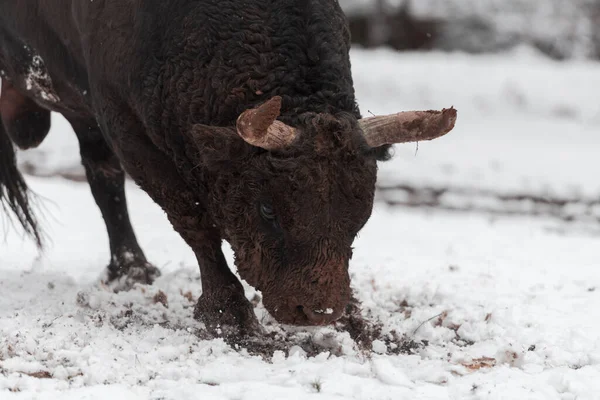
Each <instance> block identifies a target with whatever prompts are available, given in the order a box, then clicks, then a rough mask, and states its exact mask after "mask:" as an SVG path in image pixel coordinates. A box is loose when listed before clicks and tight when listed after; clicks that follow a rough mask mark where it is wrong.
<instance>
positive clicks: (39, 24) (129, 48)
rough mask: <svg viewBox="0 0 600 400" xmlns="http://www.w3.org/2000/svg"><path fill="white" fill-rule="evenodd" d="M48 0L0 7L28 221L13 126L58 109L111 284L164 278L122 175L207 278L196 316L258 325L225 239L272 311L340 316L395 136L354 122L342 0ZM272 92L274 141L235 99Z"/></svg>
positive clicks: (244, 330) (4, 135)
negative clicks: (246, 125) (248, 121)
mask: <svg viewBox="0 0 600 400" xmlns="http://www.w3.org/2000/svg"><path fill="white" fill-rule="evenodd" d="M47 3H49V2H42V1H35V0H32V1H30V2H28V3H27V4H28V5H27V6H23V5H22V3H18V2H16V3H15V2H3V3H2V4H1V5H0V66H1V67H2V71H3V78H4V80H5V81H7V82H8V85H9V86H7V87H9V88H10V93H9V94H8V95H6V96H5V94H3V98H4V99H6V102H5V103H6V104H4V103H3V106H2V109H1V111H2V112H3V114H2V115H3V122H4V125H5V126H6V127H7V130H8V132H7V131H2V132H1V134H0V141H1V142H0V143H1V146H2V147H1V150H2V158H1V159H2V170H1V171H0V174H1V175H0V179H1V180H0V185H2V188H3V192H2V195H3V199H4V204H6V206H7V207H8V208H9V209H11V210H13V211H14V212H15V213H16V215H17V216H18V218H19V220H20V222H21V223H22V225H23V226H24V227H25V228H26V230H27V231H28V232H29V233H31V234H33V236H34V237H36V238H39V233H38V230H37V229H36V222H35V219H34V217H33V216H32V213H31V211H30V205H29V203H28V200H27V196H26V186H25V184H24V182H23V180H22V177H21V175H20V174H19V173H18V171H17V170H16V167H15V162H14V152H13V151H12V145H11V143H10V141H9V136H10V137H13V139H14V142H15V143H17V144H19V145H20V146H21V145H22V147H24V148H25V147H32V146H35V145H37V144H39V142H41V140H42V139H43V137H44V136H45V135H46V133H47V131H48V124H49V114H48V111H47V110H52V111H56V112H59V113H62V115H64V116H65V118H67V120H69V121H70V122H71V124H72V126H73V128H74V131H75V133H76V135H77V137H78V139H79V143H80V148H81V156H82V162H83V164H84V166H85V169H86V174H87V178H88V181H89V184H90V187H91V190H92V193H93V195H94V199H95V200H96V203H97V204H98V207H99V208H100V210H101V212H102V216H103V218H104V220H105V222H106V227H107V232H108V236H109V239H110V251H111V261H110V265H109V267H108V280H109V281H111V282H114V283H115V288H117V289H119V288H128V287H130V286H131V285H133V284H134V283H136V282H141V283H151V282H152V280H153V278H154V277H155V276H157V275H158V274H159V272H158V270H157V269H156V268H155V267H153V266H152V265H151V264H149V263H148V262H147V260H146V258H145V256H144V254H143V252H142V250H141V249H140V246H139V245H138V243H137V240H136V238H135V235H134V232H133V228H132V227H131V224H130V222H129V217H128V213H127V206H126V200H125V194H124V191H123V181H124V172H125V171H126V172H127V173H128V174H129V175H130V176H131V177H132V178H133V179H134V180H135V182H136V183H137V184H138V185H139V186H140V187H141V188H142V189H143V190H145V191H146V192H147V193H148V194H149V195H150V197H151V198H152V199H153V200H154V201H155V202H156V203H157V204H159V205H160V206H161V207H162V209H163V210H164V211H165V212H166V214H167V216H168V218H169V220H170V222H171V223H172V225H173V227H174V229H175V230H176V231H177V232H178V233H179V234H180V235H181V236H182V237H183V239H184V240H185V241H186V242H187V243H188V245H189V246H190V247H191V248H192V249H193V250H194V252H195V254H196V257H197V260H198V263H199V266H200V272H201V276H202V290H203V293H202V296H201V298H200V299H199V301H198V304H197V305H196V309H195V316H196V317H197V318H198V319H200V320H201V321H203V322H204V323H205V324H206V325H207V327H208V328H209V329H212V330H216V329H219V330H221V331H223V332H231V334H232V335H233V334H235V335H240V334H241V335H243V334H248V333H252V332H255V331H256V330H257V329H259V324H258V322H257V320H256V316H255V315H254V312H253V307H252V305H251V304H250V302H249V301H248V300H247V299H246V297H245V295H244V291H243V287H242V285H241V283H240V281H239V280H238V278H237V277H236V276H235V275H234V274H233V273H232V272H231V270H230V268H229V266H228V265H227V262H226V261H225V257H224V255H223V253H222V250H221V243H222V241H223V240H226V241H228V242H229V243H230V244H231V247H232V249H233V251H234V253H235V262H236V265H237V269H238V272H239V274H240V276H241V277H242V278H243V279H245V280H246V281H247V282H248V283H249V284H251V285H253V286H254V287H256V288H257V289H259V290H261V291H262V293H263V296H264V304H265V307H266V308H267V310H268V311H269V312H270V313H271V314H272V315H273V316H274V317H275V318H276V319H277V320H278V321H279V322H283V323H289V324H296V325H323V324H329V323H332V322H333V321H335V320H337V319H338V318H340V317H341V316H342V314H343V312H344V310H345V309H346V305H347V304H348V302H349V299H350V278H349V274H348V267H349V262H350V259H351V257H352V243H353V241H354V238H355V236H356V235H357V233H358V232H359V231H360V230H361V228H362V227H363V226H364V224H365V223H366V222H367V220H368V219H369V217H370V215H371V211H372V207H373V197H374V191H375V181H376V175H377V162H378V161H382V160H386V159H388V158H389V149H390V146H389V144H388V143H390V142H389V139H390V138H393V135H392V136H390V135H389V134H388V135H379V136H377V135H374V136H373V138H377V137H380V138H385V139H386V140H388V142H386V143H379V144H378V143H377V141H373V140H367V139H368V138H367V137H366V136H365V135H366V134H367V133H368V132H365V131H363V128H361V125H360V124H361V122H360V120H361V117H362V116H361V114H360V111H359V109H358V106H357V104H356V99H355V97H354V88H353V82H352V74H351V68H350V59H349V47H350V40H349V39H350V38H349V30H348V27H347V22H346V19H345V16H344V15H343V13H342V11H341V9H340V7H339V4H338V2H337V1H332V0H310V1H297V0H282V1H266V0H248V1H244V2H239V1H233V0H218V1H217V0H195V1H192V0H170V1H153V0H133V1H128V2H123V1H120V0H95V1H93V2H80V1H73V2H70V1H62V2H60V4H59V5H58V6H57V5H56V4H52V5H51V6H50V5H48V4H47ZM241 4H243V7H240V5H241ZM56 7H59V9H60V10H61V11H62V12H56V10H57V9H56ZM61 7H62V8H61ZM269 99H271V101H275V100H273V99H277V108H276V109H273V110H274V111H273V112H269V113H267V114H269V115H270V117H271V118H277V124H278V125H277V126H278V127H279V128H277V129H279V130H277V132H278V133H277V134H279V135H283V134H285V132H294V135H295V136H294V137H293V138H288V139H290V140H283V139H285V138H284V137H283V136H281V137H280V138H279V139H281V140H280V142H281V143H284V142H285V146H283V145H281V146H272V145H269V146H266V145H264V143H268V140H267V141H266V142H264V141H263V142H261V141H256V142H252V143H251V142H250V139H249V138H247V137H246V138H245V137H243V136H244V135H242V133H239V134H238V132H239V131H238V130H237V129H236V120H237V119H238V117H239V116H240V114H241V113H243V112H244V111H247V110H249V109H252V108H255V107H258V106H260V105H261V104H264V103H265V102H268V101H269ZM15 109H16V111H15ZM5 114H6V115H7V117H6V118H5V116H4V115H5ZM258 114H260V113H258ZM17 116H19V117H18V118H17ZM454 116H455V114H454ZM274 123H275V122H273V121H271V122H270V123H269V124H260V123H259V124H256V125H254V126H253V128H252V129H255V128H256V127H259V128H260V129H263V128H264V131H265V132H266V131H267V130H268V129H270V128H269V126H270V124H274ZM452 123H453V122H452ZM371 125H373V124H371ZM375 125H377V126H384V127H385V126H387V127H388V129H389V127H390V126H393V124H391V125H390V124H387V123H384V124H379V123H377V124H375ZM415 126H420V125H419V124H417V125H415ZM428 126H432V125H431V124H430V125H428ZM436 126H437V125H436ZM261 127H262V128H261ZM259 128H256V129H259ZM442 128H443V129H446V128H447V127H440V128H439V129H442ZM436 129H437V128H436ZM273 132H275V131H273ZM254 133H256V132H254V131H253V134H254ZM259 133H260V132H259ZM388 133H389V132H388ZM292 139H293V140H292ZM261 140H262V139H261ZM261 143H263V144H261Z"/></svg>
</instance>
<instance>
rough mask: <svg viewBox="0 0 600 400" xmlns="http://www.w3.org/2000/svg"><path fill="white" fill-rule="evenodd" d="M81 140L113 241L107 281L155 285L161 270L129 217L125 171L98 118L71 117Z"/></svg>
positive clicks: (116, 285)
mask: <svg viewBox="0 0 600 400" xmlns="http://www.w3.org/2000/svg"><path fill="white" fill-rule="evenodd" d="M70 122H71V125H72V126H73V129H74V130H75V133H76V134H77V138H78V139H79V147H80V153H81V160H82V163H83V165H84V167H85V172H86V175H87V179H88V182H89V185H90V188H91V190H92V194H93V196H94V200H95V201H96V204H97V205H98V207H99V208H100V212H101V213H102V217H103V218H104V222H105V224H106V230H107V232H108V239H109V243H110V253H111V258H110V263H109V265H108V271H107V273H108V274H107V283H109V284H110V285H111V286H112V287H113V288H114V289H115V290H127V289H129V288H131V286H133V284H135V283H142V284H151V283H152V282H153V281H154V278H155V277H157V276H159V275H160V271H159V270H158V269H157V268H156V267H154V266H153V265H151V264H150V263H148V261H147V260H146V256H145V255H144V253H143V251H142V249H141V248H140V245H139V244H138V242H137V239H136V237H135V233H134V231H133V227H132V226H131V222H130V220H129V213H128V211H127V202H126V199H125V188H124V185H125V173H124V172H123V168H122V167H121V164H120V162H119V160H118V159H117V157H116V156H115V154H114V153H113V151H112V150H111V149H110V147H109V146H108V144H107V143H106V141H105V140H104V138H103V137H102V133H101V132H100V130H99V129H98V125H97V123H96V121H94V120H89V121H85V120H83V121H80V120H74V119H70Z"/></svg>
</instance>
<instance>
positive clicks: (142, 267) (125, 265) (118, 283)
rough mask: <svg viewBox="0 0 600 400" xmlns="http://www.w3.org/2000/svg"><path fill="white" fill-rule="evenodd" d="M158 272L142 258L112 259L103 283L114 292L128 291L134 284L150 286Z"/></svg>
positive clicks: (158, 274)
mask: <svg viewBox="0 0 600 400" xmlns="http://www.w3.org/2000/svg"><path fill="white" fill-rule="evenodd" d="M159 276H160V270H159V269H158V268H156V267H155V266H154V265H152V264H150V263H149V262H147V261H146V260H145V259H144V258H143V257H139V258H136V257H123V258H119V259H117V258H116V257H113V259H112V261H111V263H110V265H109V266H108V268H107V276H106V279H104V283H105V284H106V285H107V286H109V287H110V288H111V289H112V290H114V291H115V292H120V291H126V290H130V289H131V288H132V287H133V286H134V285H135V284H142V285H151V284H152V283H153V282H154V280H155V279H156V278H158V277H159Z"/></svg>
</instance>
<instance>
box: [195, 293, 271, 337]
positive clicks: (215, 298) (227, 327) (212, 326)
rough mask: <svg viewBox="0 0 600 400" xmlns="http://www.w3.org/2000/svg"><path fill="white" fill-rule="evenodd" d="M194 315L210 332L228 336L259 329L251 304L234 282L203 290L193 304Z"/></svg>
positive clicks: (250, 333)
mask: <svg viewBox="0 0 600 400" xmlns="http://www.w3.org/2000/svg"><path fill="white" fill-rule="evenodd" d="M194 318H195V319H197V320H199V321H200V322H203V323H204V324H205V325H206V329H208V331H209V332H211V333H212V334H214V335H217V336H220V337H224V338H228V339H235V338H242V337H248V336H255V335H256V334H258V333H260V332H261V329H260V324H259V323H258V320H257V319H256V314H254V308H253V306H252V304H251V303H250V302H249V301H248V299H246V296H244V292H243V290H241V291H240V289H239V288H238V287H237V286H236V285H231V286H229V287H224V288H219V290H218V291H216V292H214V293H210V294H207V293H203V294H202V296H200V299H198V303H197V304H196V308H195V310H194Z"/></svg>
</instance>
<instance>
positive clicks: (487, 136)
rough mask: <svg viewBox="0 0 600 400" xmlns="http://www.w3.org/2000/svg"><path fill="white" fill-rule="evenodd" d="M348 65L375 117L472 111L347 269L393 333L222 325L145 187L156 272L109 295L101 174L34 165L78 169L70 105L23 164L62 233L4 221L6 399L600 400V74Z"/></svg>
mask: <svg viewBox="0 0 600 400" xmlns="http://www.w3.org/2000/svg"><path fill="white" fill-rule="evenodd" d="M353 66H354V73H355V81H356V87H357V94H358V98H359V102H360V104H361V107H362V109H363V113H365V114H368V110H370V111H371V112H373V113H376V114H382V113H387V112H393V111H397V110H402V109H420V108H442V107H449V106H450V105H454V106H455V107H456V108H457V109H458V110H459V120H458V124H457V127H456V129H455V130H454V131H453V132H452V133H451V134H449V135H448V136H447V137H444V138H442V139H439V140H437V141H434V142H431V143H420V144H419V147H418V151H417V148H416V146H415V145H403V146H397V149H396V158H395V159H394V160H393V161H391V162H389V163H386V164H385V165H382V166H381V173H380V177H381V179H380V189H379V191H378V199H379V200H380V201H379V202H378V203H377V206H376V208H375V211H374V214H373V217H372V218H371V220H370V222H369V224H368V225H367V226H366V227H365V229H364V230H363V232H362V233H361V236H360V238H359V239H358V241H357V243H356V246H355V247H356V251H355V257H354V259H353V261H352V264H351V273H352V275H353V287H354V289H355V292H356V296H357V297H358V298H359V299H360V300H361V301H362V305H363V315H364V316H365V317H366V318H368V319H370V320H372V321H380V323H381V324H382V333H381V334H380V335H379V336H378V337H379V339H380V340H378V341H376V342H375V343H374V344H373V351H365V350H364V349H362V348H361V347H360V346H358V345H356V343H354V341H353V340H352V339H351V338H350V335H349V334H348V333H347V332H343V331H339V330H336V329H334V328H333V327H332V328H319V329H304V328H302V329H298V328H292V327H282V326H279V325H277V324H275V323H274V322H273V321H272V319H271V318H270V317H269V316H268V315H267V314H266V313H265V311H264V308H263V307H262V305H261V304H260V303H259V304H258V306H257V308H256V312H257V314H258V316H259V319H260V320H262V322H263V323H264V324H265V325H266V326H268V329H269V330H270V331H271V332H272V333H273V334H274V339H273V342H272V343H263V344H262V347H261V351H259V352H257V351H256V347H253V346H248V347H247V349H246V348H245V346H241V347H238V348H236V347H235V346H231V345H230V344H227V343H225V342H224V341H223V340H221V339H214V338H209V337H207V335H206V334H205V333H204V331H203V329H202V325H201V324H200V323H198V322H196V321H194V320H193V319H192V318H191V315H192V309H193V304H194V301H195V299H196V298H197V297H198V296H199V294H200V281H199V273H198V269H197V266H196V262H195V259H194V256H193V254H192V253H191V251H190V250H189V249H188V248H187V247H186V245H185V244H184V243H183V241H182V240H181V239H180V238H179V237H178V236H177V235H176V234H175V233H174V232H173V231H172V229H171V227H170V226H169V224H168V222H167V220H166V218H165V216H164V215H163V213H162V212H161V211H160V209H159V208H158V207H157V206H156V205H155V204H153V203H152V201H151V200H150V199H149V198H148V197H147V196H146V195H145V194H144V193H143V192H141V191H140V190H139V189H137V188H135V187H134V185H133V184H129V186H128V195H129V204H130V210H131V214H132V219H133V223H134V226H135V228H136V231H137V233H138V237H139V239H140V242H141V244H142V246H143V248H144V249H145V251H146V253H147V256H148V258H149V259H150V260H151V261H152V262H154V263H155V264H156V265H157V266H159V267H160V268H161V269H162V271H163V276H162V277H161V278H159V279H158V280H157V282H156V283H155V284H154V285H153V286H150V287H138V288H136V289H134V290H133V291H131V292H128V293H119V294H114V293H112V292H110V291H109V290H107V289H106V288H104V287H102V286H101V285H100V284H99V276H100V274H101V273H102V269H103V268H104V266H105V264H106V263H107V261H108V250H107V249H108V241H107V238H106V235H105V231H104V226H103V222H102V219H101V217H100V213H99V211H98V209H97V208H96V206H95V204H94V201H93V199H92V197H91V194H90V193H89V189H88V187H87V185H86V184H85V183H78V182H73V181H72V180H65V179H63V178H61V177H57V176H50V177H42V176H41V175H56V174H62V175H65V176H69V177H76V176H80V175H81V169H80V167H78V166H77V164H78V158H77V156H76V154H77V147H76V143H75V141H74V140H73V137H72V134H71V133H70V128H69V127H68V125H67V124H66V123H65V122H64V120H62V119H61V118H60V117H58V116H55V117H54V122H55V124H54V127H53V131H52V132H51V134H50V136H49V137H48V139H47V142H45V143H44V144H43V145H42V146H41V147H40V148H39V149H37V150H35V151H32V152H29V153H24V154H22V155H21V161H22V165H23V166H24V167H27V169H28V170H30V171H32V172H35V174H36V175H38V176H36V177H32V176H30V177H29V178H28V181H29V183H30V185H31V186H32V188H33V189H34V190H35V191H36V192H37V193H38V194H40V195H41V196H43V197H44V198H46V200H45V202H44V215H45V220H44V222H45V228H46V230H47V232H48V233H49V234H50V235H51V236H52V240H53V242H52V244H51V246H50V248H49V249H48V251H47V253H46V254H45V255H44V256H43V257H38V256H37V254H36V252H35V250H34V248H33V246H32V244H31V243H29V242H27V241H23V240H22V238H21V237H20V235H18V234H17V233H15V232H14V230H9V231H8V235H7V237H6V241H5V243H3V244H2V245H0V293H1V297H0V398H1V399H3V400H4V399H12V398H18V399H21V398H23V399H25V398H27V399H29V398H36V399H84V398H85V399H106V398H109V397H110V398H114V399H115V400H116V399H121V398H123V399H177V400H181V399H195V398H201V399H248V400H253V399H309V398H315V399H340V398H351V399H365V400H366V399H377V400H380V399H381V400H383V399H394V400H396V399H511V400H512V399H519V400H521V399H544V400H545V399H565V400H567V399H569V400H570V399H600V323H599V322H598V319H597V318H596V315H597V313H598V308H599V307H600V261H599V260H600V234H599V232H600V227H599V223H598V217H599V216H600V205H598V200H600V178H598V177H597V174H596V171H598V170H599V169H600V168H599V167H600V165H599V164H600V161H599V158H598V157H595V156H594V155H595V150H597V149H600V103H598V101H597V99H598V97H597V88H598V87H600V65H597V64H593V63H586V62H570V63H565V64H560V63H555V62H551V61H548V60H546V59H544V58H541V57H538V56H537V55H535V54H531V53H530V52H528V51H526V50H523V49H521V50H519V51H517V52H514V53H512V54H510V55H502V56H500V55H498V56H479V57H474V56H467V55H462V54H439V53H431V54H418V53H414V54H403V55H398V54H392V53H390V52H387V51H384V50H378V51H370V52H367V51H361V50H356V51H354V52H353ZM431 193H434V195H432V194H431ZM423 196H425V197H423ZM427 196H429V197H427ZM432 196H433V197H434V200H435V201H430V200H431V198H432ZM544 201H545V203H544ZM560 201H565V203H564V204H563V203H560ZM555 203H556V204H557V205H556V204H555ZM553 204H555V205H554V207H555V208H556V207H558V211H557V212H545V211H544V210H546V211H547V208H548V207H550V208H551V207H553ZM390 205H394V207H391V206H390ZM544 207H546V208H544ZM515 210H517V211H518V212H515ZM553 210H554V211H556V209H553ZM536 214H539V215H536ZM569 216H571V217H573V218H571V219H573V221H571V222H566V221H565V219H568V218H567V217H569ZM3 228H6V227H4V226H3ZM4 230H6V229H4ZM226 250H227V253H226V254H227V257H228V258H229V261H230V262H231V261H232V255H231V252H230V251H229V249H228V248H227V247H226ZM159 291H162V292H163V293H164V295H165V296H161V297H160V298H157V297H156V294H157V293H159ZM247 295H248V297H249V298H253V297H254V295H255V291H254V290H253V289H252V288H250V287H247ZM165 297H166V301H164V298H165ZM157 299H158V300H161V301H162V302H161V301H157ZM163 303H165V304H166V306H165V304H163ZM397 344H402V347H401V348H397V347H396V345H397ZM258 353H260V354H258Z"/></svg>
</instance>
